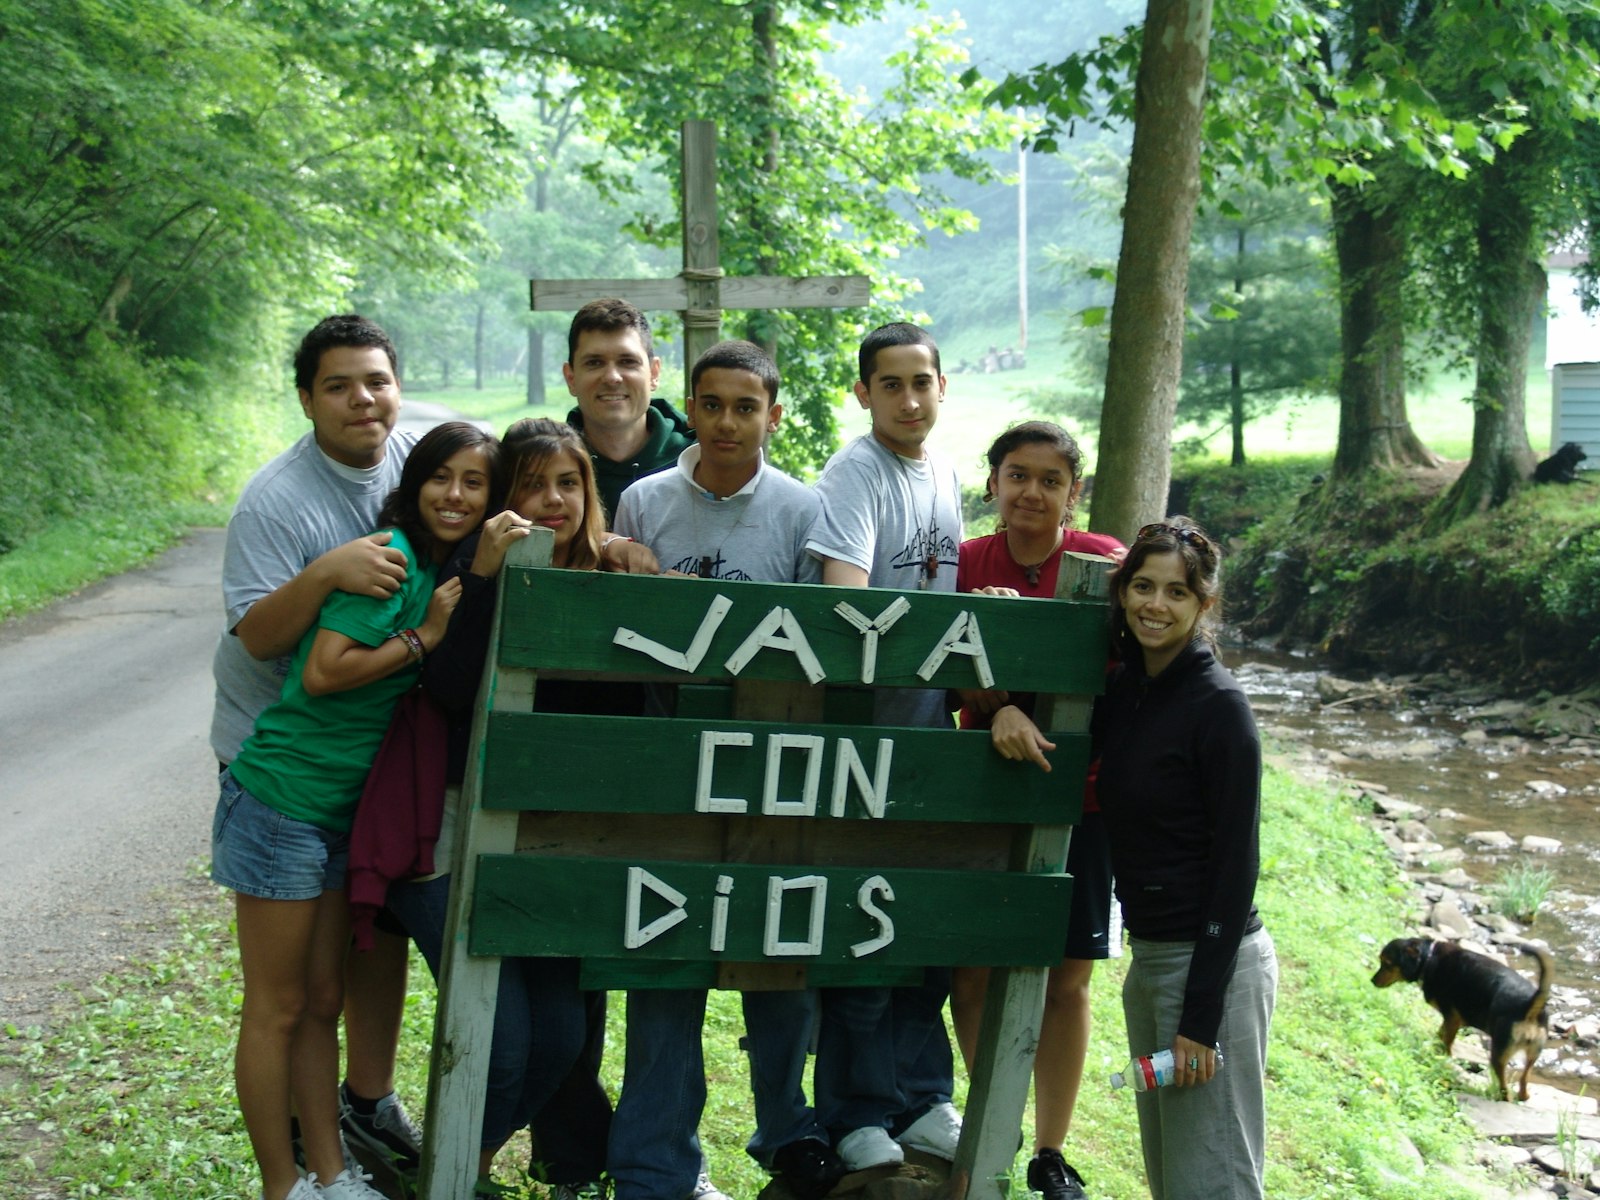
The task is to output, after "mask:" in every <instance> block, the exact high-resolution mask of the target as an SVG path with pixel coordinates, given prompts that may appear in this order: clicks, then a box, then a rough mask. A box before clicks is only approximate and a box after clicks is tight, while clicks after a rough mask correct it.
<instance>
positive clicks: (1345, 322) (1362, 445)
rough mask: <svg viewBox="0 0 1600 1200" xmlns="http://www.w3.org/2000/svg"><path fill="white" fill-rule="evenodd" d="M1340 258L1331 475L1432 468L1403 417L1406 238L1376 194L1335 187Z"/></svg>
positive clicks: (1392, 211) (1429, 457) (1394, 215)
mask: <svg viewBox="0 0 1600 1200" xmlns="http://www.w3.org/2000/svg"><path fill="white" fill-rule="evenodd" d="M1331 191H1332V196H1333V240H1334V245H1335V247H1336V249H1337V252H1338V256H1339V352H1340V371H1339V440H1338V444H1337V447H1336V448H1335V450H1334V455H1333V471H1332V475H1333V478H1335V479H1348V478H1353V477H1355V476H1357V475H1360V474H1362V473H1363V472H1365V471H1371V470H1385V469H1392V468H1394V467H1402V466H1435V465H1437V463H1438V460H1437V459H1436V458H1434V456H1433V454H1432V453H1431V452H1430V451H1429V450H1428V448H1427V447H1426V446H1424V445H1423V444H1422V440H1421V439H1420V438H1418V437H1417V435H1416V434H1415V433H1414V432H1413V431H1412V429H1411V422H1410V420H1409V419H1408V418H1407V417H1406V390H1405V321H1404V308H1403V307H1402V299H1401V286H1402V284H1403V283H1404V280H1405V256H1406V245H1405V235H1404V233H1403V231H1402V229H1401V218H1400V213H1399V212H1398V211H1397V210H1396V209H1395V208H1394V207H1393V206H1392V205H1390V204H1388V203H1387V202H1385V201H1384V200H1383V198H1382V197H1381V195H1379V194H1378V193H1377V191H1376V190H1369V191H1360V190H1357V189H1356V188H1353V187H1347V186H1342V185H1339V184H1334V185H1333V186H1332V188H1331Z"/></svg>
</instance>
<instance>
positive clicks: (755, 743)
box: [483, 712, 1089, 825]
mask: <svg viewBox="0 0 1600 1200" xmlns="http://www.w3.org/2000/svg"><path fill="white" fill-rule="evenodd" d="M1051 740H1052V741H1054V742H1055V743H1056V745H1057V746H1058V749H1057V750H1056V751H1055V754H1054V759H1055V761H1054V764H1053V766H1054V770H1053V771H1051V772H1050V773H1049V774H1046V773H1045V772H1043V771H1041V770H1039V769H1038V768H1037V767H1035V766H1034V765H1033V764H1032V763H1018V762H1010V761H1008V760H1006V759H1003V758H1001V757H1000V756H999V755H998V754H996V753H994V752H993V751H992V750H991V749H990V747H989V735H988V733H986V732H976V731H974V732H967V733H962V732H957V731H954V730H949V729H884V728H878V727H872V726H852V725H810V724H805V725H801V724H789V723H779V722H773V721H733V720H718V721H715V722H707V721H704V720H684V719H669V718H644V717H590V716H568V715H565V714H558V713H537V712H535V713H511V712H500V713H491V714H490V716H489V729H488V736H487V741H486V746H487V749H486V752H485V758H484V763H485V766H484V783H483V804H484V807H485V808H491V809H520V810H527V811H546V812H592V813H618V812H636V813H707V814H715V813H724V814H736V815H750V816H774V817H787V818H803V819H811V818H815V819H822V820H826V819H859V820H874V819H877V820H889V821H983V822H994V821H999V822H1006V823H1010V824H1017V825H1053V824H1075V823H1076V822H1077V820H1078V815H1079V812H1080V809H1081V807H1082V799H1083V791H1082V787H1081V785H1078V784H1076V783H1075V782H1064V781H1066V780H1071V781H1079V780H1082V778H1083V776H1084V773H1085V771H1086V770H1087V768H1088V765H1089V738H1088V735H1087V734H1083V733H1057V734H1054V735H1053V736H1052V738H1051ZM552 746H559V747H560V748H561V752H560V754H557V755H552V754H551V753H550V747H552Z"/></svg>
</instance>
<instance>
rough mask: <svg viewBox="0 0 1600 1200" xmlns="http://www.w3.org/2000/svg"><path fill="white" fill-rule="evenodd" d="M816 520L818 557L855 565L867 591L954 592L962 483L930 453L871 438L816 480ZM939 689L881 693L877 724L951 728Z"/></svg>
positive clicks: (846, 451) (856, 444)
mask: <svg viewBox="0 0 1600 1200" xmlns="http://www.w3.org/2000/svg"><path fill="white" fill-rule="evenodd" d="M816 490H817V493H818V494H819V495H820V496H821V497H822V516H821V518H820V519H819V520H818V522H817V527H816V529H815V530H814V531H813V533H812V535H811V540H810V541H809V542H808V543H807V549H809V550H810V551H811V553H812V554H814V555H816V556H817V557H818V558H834V559H838V560H839V561H841V562H847V563H850V564H852V565H853V566H857V567H860V568H861V569H862V570H864V571H866V573H867V586H869V587H883V588H903V589H917V588H925V589H926V590H928V591H931V592H954V591H955V590H956V567H957V565H958V563H959V561H960V550H961V534H962V531H961V484H960V482H959V481H958V480H957V479H956V473H955V470H954V468H952V467H951V466H950V464H949V463H947V462H944V461H943V460H942V459H939V458H936V457H934V456H933V455H932V454H931V453H930V454H927V455H926V456H925V457H924V458H922V459H910V458H905V457H903V456H901V455H899V454H896V453H894V452H893V451H892V450H889V449H888V448H887V447H885V446H883V445H882V444H880V443H879V442H878V441H877V440H876V439H875V438H873V437H872V435H871V434H865V435H863V436H861V437H858V438H856V439H855V440H854V441H853V442H851V443H849V444H848V445H847V446H845V447H844V449H842V450H840V451H839V452H838V453H837V454H835V455H834V456H833V457H832V458H830V459H829V460H828V465H827V466H826V467H824V468H823V471H822V477H821V478H820V479H818V480H817V487H816ZM944 706H945V694H944V691H943V690H942V689H928V688H915V689H902V690H891V689H880V691H879V692H878V694H877V703H876V706H875V712H876V720H877V722H878V723H879V724H880V725H907V726H941V725H948V724H950V714H949V713H948V712H947V711H945V707H944Z"/></svg>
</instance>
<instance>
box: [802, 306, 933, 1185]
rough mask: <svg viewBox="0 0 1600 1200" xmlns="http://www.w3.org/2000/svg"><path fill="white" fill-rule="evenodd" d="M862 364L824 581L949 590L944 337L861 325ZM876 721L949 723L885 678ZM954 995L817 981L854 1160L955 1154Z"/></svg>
mask: <svg viewBox="0 0 1600 1200" xmlns="http://www.w3.org/2000/svg"><path fill="white" fill-rule="evenodd" d="M858 365H859V368H860V379H859V380H858V381H857V383H856V385H855V393H856V399H857V400H858V401H859V402H860V404H861V407H862V408H864V409H866V410H867V411H869V412H870V413H871V414H872V432H871V433H869V434H867V435H865V436H863V437H859V438H857V439H856V440H855V441H853V442H851V443H850V444H849V445H847V446H846V447H845V448H844V449H842V450H840V451H839V452H838V453H837V454H835V455H834V456H833V457H832V458H831V459H829V460H828V465H827V467H826V468H824V470H823V472H822V477H821V478H820V479H818V480H817V492H818V493H819V494H820V495H821V497H822V516H821V519H820V520H819V521H818V523H817V528H816V530H815V532H813V534H812V535H811V539H810V541H809V543H808V548H809V549H810V551H811V553H812V554H814V555H816V556H817V558H818V559H819V560H820V561H821V563H822V581H823V582H824V583H827V584H834V585H837V586H842V587H893V588H920V589H924V590H929V591H942V592H953V591H955V589H956V565H957V553H958V551H959V549H960V546H961V490H960V486H959V484H958V482H957V480H956V476H955V472H954V471H953V470H952V469H951V468H950V466H949V465H948V464H947V463H944V462H942V461H940V460H938V459H935V458H934V457H933V456H932V455H931V454H930V453H929V452H928V449H927V446H926V444H925V443H926V441H927V438H928V433H929V431H930V430H931V429H932V428H933V426H934V423H935V422H936V421H937V420H938V419H939V406H940V405H941V404H942V403H943V402H944V389H945V379H944V376H943V375H942V374H940V372H939V348H938V346H937V345H936V344H935V343H934V340H933V338H932V337H931V336H929V334H928V333H927V331H925V330H923V329H920V328H918V327H917V326H915V325H911V324H907V323H905V322H896V323H893V324H890V325H884V326H881V327H879V328H878V329H875V330H873V331H872V332H871V333H869V334H868V335H867V337H866V339H865V340H864V341H863V342H862V343H861V351H860V355H859V363H858ZM874 719H875V720H876V722H877V723H878V724H880V725H906V726H930V727H938V726H944V727H946V728H948V727H949V726H950V723H951V722H950V712H949V708H948V705H947V704H946V702H945V693H944V691H943V690H942V689H924V688H902V689H881V690H880V691H878V692H877V693H876V695H875V697H874ZM949 993H950V971H949V969H948V968H930V969H929V970H928V972H927V977H926V980H925V982H924V983H923V984H922V985H921V986H917V987H899V988H826V989H824V990H823V992H822V1025H821V1031H820V1033H819V1036H818V1042H817V1063H816V1073H815V1082H816V1105H817V1117H818V1120H820V1121H821V1122H822V1123H823V1125H824V1126H825V1127H826V1128H827V1130H828V1133H829V1135H830V1136H831V1137H832V1138H833V1142H834V1146H835V1148H836V1149H837V1150H838V1152H839V1154H840V1156H841V1157H842V1158H843V1159H844V1161H845V1163H846V1165H848V1166H849V1167H850V1169H851V1170H853V1171H856V1170H864V1169H866V1168H867V1167H873V1166H880V1165H883V1164H887V1163H897V1162H900V1161H902V1159H903V1158H904V1153H903V1150H902V1147H903V1146H909V1147H911V1148H912V1149H915V1150H920V1151H923V1152H926V1153H929V1154H934V1155H937V1156H939V1157H941V1158H945V1159H953V1158H954V1157H955V1148H956V1142H957V1140H958V1139H959V1138H960V1134H961V1117H960V1115H959V1114H958V1113H957V1112H956V1110H955V1107H954V1106H953V1105H952V1104H951V1103H950V1096H951V1091H952V1089H953V1087H954V1070H955V1064H954V1057H953V1055H952V1054H951V1051H950V1038H949V1034H948V1033H947V1032H946V1031H945V1027H944V1015H943V1008H944V1003H945V1000H946V999H947V998H948V996H949Z"/></svg>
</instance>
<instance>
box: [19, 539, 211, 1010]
mask: <svg viewBox="0 0 1600 1200" xmlns="http://www.w3.org/2000/svg"><path fill="white" fill-rule="evenodd" d="M222 544H223V532H222V530H220V529H202V530H195V531H193V532H192V533H191V534H190V535H189V537H188V538H186V539H185V540H184V541H183V542H182V543H181V544H180V545H178V546H177V547H175V548H174V549H172V550H170V551H168V552H167V553H166V554H164V555H162V556H161V557H160V558H159V559H157V560H156V561H155V562H154V563H152V564H150V565H149V566H147V567H144V568H141V569H140V570H137V571H132V572H130V573H128V574H126V575H121V576H118V577H116V578H114V579H110V580H107V581H105V582H103V583H100V584H96V585H95V586H94V587H92V588H89V589H88V590H86V591H84V592H82V593H80V594H79V595H77V596H74V597H72V598H70V599H67V600H64V601H62V602H60V603H58V604H56V605H54V606H52V607H51V608H49V609H47V610H45V611H43V612H40V613H36V614H33V615H31V616H28V617H25V618H22V619H20V620H17V621H11V622H8V623H6V624H4V625H0V911H4V912H5V913H6V918H5V920H4V922H3V923H0V1022H7V1021H8V1022H11V1023H14V1024H16V1025H18V1026H28V1025H48V1024H50V1023H51V1020H52V1018H53V1016H55V1015H58V1014H59V1013H60V1012H62V1011H64V1010H65V1009H66V1007H67V1006H70V1005H71V1004H72V1003H73V997H74V995H75V994H76V993H77V992H78V991H79V990H81V988H82V987H83V986H84V985H86V984H88V983H91V982H93V981H94V980H95V979H98V978H99V977H100V976H102V975H104V974H106V973H108V972H111V971H115V970H117V969H119V968H120V967H121V966H123V965H124V964H126V963H127V962H128V961H130V960H137V959H140V958H144V957H147V956H148V955H149V953H150V951H151V950H152V949H153V948H154V947H156V946H157V945H159V944H160V942H161V941H162V939H163V938H164V936H166V935H167V934H168V933H169V932H170V931H171V928H172V913H173V910H174V907H175V906H177V905H180V904H183V903H186V902H189V901H191V900H193V899H196V898H200V897H204V896H206V895H209V894H211V893H212V889H211V884H210V883H209V882H208V881H207V880H206V878H205V875H204V864H205V861H206V859H207V856H208V855H209V852H210V836H211V810H212V806H213V805H214V804H215V803H216V762H215V760H214V759H213V758H212V756H211V751H210V747H209V745H208V741H207V738H208V734H209V730H210V724H211V651H212V648H213V646H214V645H215V643H216V638H217V634H218V632H219V630H220V628H221V624H222V597H221V591H220V585H219V582H218V581H219V579H220V576H221V566H222Z"/></svg>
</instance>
